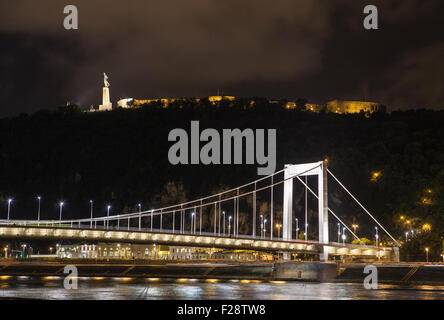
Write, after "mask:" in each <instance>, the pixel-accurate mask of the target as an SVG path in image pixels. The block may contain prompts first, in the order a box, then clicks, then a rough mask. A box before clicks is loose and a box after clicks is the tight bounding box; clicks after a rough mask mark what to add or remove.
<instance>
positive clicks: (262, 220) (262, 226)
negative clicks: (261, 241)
mask: <svg viewBox="0 0 444 320" xmlns="http://www.w3.org/2000/svg"><path fill="white" fill-rule="evenodd" d="M260 217H261V238H262V237H263V235H262V233H263V230H264V216H263V215H260Z"/></svg>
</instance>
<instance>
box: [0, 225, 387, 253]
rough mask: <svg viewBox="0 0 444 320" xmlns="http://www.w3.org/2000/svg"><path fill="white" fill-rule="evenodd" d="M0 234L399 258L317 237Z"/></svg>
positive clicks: (84, 231) (60, 230) (22, 230)
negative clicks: (326, 250)
mask: <svg viewBox="0 0 444 320" xmlns="http://www.w3.org/2000/svg"><path fill="white" fill-rule="evenodd" d="M0 238H30V239H31V238H37V239H54V240H57V239H61V240H62V239H63V240H67V239H71V240H83V241H105V242H126V243H128V242H129V243H157V244H167V245H175V246H195V247H216V248H229V249H244V250H259V251H269V252H277V251H281V252H294V253H311V254H318V253H320V252H322V250H323V248H324V247H327V248H328V251H329V254H330V255H343V256H362V257H368V258H375V257H378V256H379V258H380V259H384V260H396V253H395V251H396V250H395V248H391V247H374V246H360V245H352V244H344V245H343V244H340V243H328V244H323V243H319V242H316V241H302V240H291V241H284V240H282V239H273V240H271V239H261V238H252V237H248V236H240V237H236V238H233V237H227V236H225V237H223V236H220V237H219V236H215V235H214V234H204V233H202V234H192V233H189V234H187V233H185V234H183V233H182V234H179V233H172V232H165V231H163V232H160V231H158V230H157V231H156V230H153V232H151V231H148V230H142V231H139V230H131V229H130V230H122V229H121V230H107V229H105V230H101V229H90V228H89V226H88V228H86V227H78V228H75V227H72V228H71V227H68V226H66V227H63V226H51V227H50V226H28V225H27V226H24V225H8V226H0Z"/></svg>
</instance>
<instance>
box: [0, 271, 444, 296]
mask: <svg viewBox="0 0 444 320" xmlns="http://www.w3.org/2000/svg"><path fill="white" fill-rule="evenodd" d="M78 284H79V288H78V289H77V290H65V289H64V288H63V280H60V279H42V278H29V279H28V278H14V277H11V278H9V279H8V280H2V281H0V298H1V297H9V298H11V297H13V298H14V297H15V298H30V299H63V300H70V299H85V300H95V299H101V300H112V299H119V300H126V299H132V300H147V299H159V300H160V299H185V300H194V299H204V300H206V299H227V300H238V299H240V300H251V299H257V300H303V299H309V300H319V299H321V300H324V299H327V300H331V299H335V300H343V299H358V300H362V299H379V300H388V299H393V300H407V299H413V300H417V299H443V300H444V286H428V285H427V286H425V285H424V286H399V285H387V284H383V285H379V289H378V290H366V289H364V287H363V285H362V284H359V283H302V282H281V281H230V280H219V281H214V280H210V281H208V280H207V281H205V280H197V279H187V280H185V279H178V280H164V279H155V278H154V279H153V278H152V279H130V278H112V279H108V278H81V279H79V282H78Z"/></svg>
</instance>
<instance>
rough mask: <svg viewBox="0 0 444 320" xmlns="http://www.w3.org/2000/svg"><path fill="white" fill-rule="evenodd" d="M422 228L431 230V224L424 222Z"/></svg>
mask: <svg viewBox="0 0 444 320" xmlns="http://www.w3.org/2000/svg"><path fill="white" fill-rule="evenodd" d="M422 230H424V231H430V230H432V226H431V225H430V224H428V223H426V224H424V225H423V226H422Z"/></svg>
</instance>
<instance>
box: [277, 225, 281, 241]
mask: <svg viewBox="0 0 444 320" xmlns="http://www.w3.org/2000/svg"><path fill="white" fill-rule="evenodd" d="M281 227H282V224H280V223H276V228H278V238H280V237H281Z"/></svg>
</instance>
